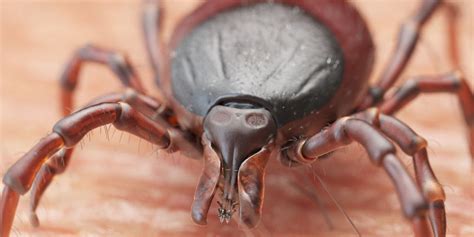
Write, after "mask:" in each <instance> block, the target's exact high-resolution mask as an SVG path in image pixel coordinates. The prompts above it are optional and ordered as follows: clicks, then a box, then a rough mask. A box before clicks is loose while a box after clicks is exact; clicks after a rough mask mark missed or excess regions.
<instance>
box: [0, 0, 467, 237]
mask: <svg viewBox="0 0 474 237" xmlns="http://www.w3.org/2000/svg"><path fill="white" fill-rule="evenodd" d="M442 6H443V5H441V3H440V2H439V1H429V0H425V1H422V4H421V5H420V8H419V9H418V10H417V13H416V14H415V15H414V16H412V17H410V18H409V19H407V20H406V21H405V22H404V23H403V25H402V27H401V30H400V34H399V40H398V44H397V48H396V49H395V50H394V53H393V55H392V57H391V59H390V60H389V62H388V63H387V66H386V67H385V70H384V71H383V73H382V76H381V78H380V80H379V81H377V82H376V84H374V85H369V83H368V79H369V75H370V72H371V69H372V66H373V61H374V58H373V55H374V45H373V42H372V38H371V35H370V33H369V30H368V28H367V26H366V23H365V22H364V20H363V19H362V17H361V15H360V13H359V12H358V11H357V10H356V9H355V8H354V7H353V6H352V5H351V4H350V3H348V2H346V1H334V0H319V1H317V0H315V1H294V0H281V1H271V2H267V1H259V0H248V1H240V0H222V1H217V0H213V1H207V2H205V3H202V5H201V6H199V7H198V8H197V9H196V10H195V11H194V12H193V13H191V14H190V15H188V16H187V17H185V18H184V19H183V20H182V21H181V22H180V23H179V25H178V27H177V28H176V30H175V31H174V33H173V35H172V37H171V40H170V42H169V43H164V42H162V41H160V40H159V39H160V37H161V36H160V29H161V28H160V11H159V10H160V7H159V3H158V2H149V3H147V4H146V9H145V11H144V15H143V29H144V33H145V38H146V46H147V49H148V52H149V58H150V61H151V63H152V65H153V70H154V73H155V78H156V82H157V85H158V90H159V91H160V92H161V94H162V95H164V96H163V97H164V100H163V101H160V100H157V99H155V98H153V97H151V96H149V95H148V94H147V93H146V91H147V88H144V87H143V85H142V83H141V82H140V80H139V77H138V76H137V75H136V72H135V70H134V69H133V67H132V66H131V63H130V62H129V61H128V59H127V58H126V57H124V56H123V55H121V54H117V53H115V52H113V51H108V50H105V49H102V48H99V47H95V46H91V45H89V46H85V47H83V48H81V49H79V50H78V51H77V53H76V54H75V55H74V56H73V57H72V58H71V60H70V61H69V62H68V64H67V67H66V68H65V71H64V73H63V75H62V77H61V85H62V108H63V113H64V115H65V118H63V119H62V120H60V121H59V122H58V123H56V124H55V125H54V127H53V132H52V133H51V134H49V135H47V136H46V137H44V138H43V139H42V140H41V141H40V142H39V143H38V144H37V145H36V146H34V147H33V148H32V149H31V150H30V151H29V152H28V153H26V154H25V155H24V156H23V157H22V158H21V159H20V160H18V162H16V163H15V164H14V165H13V166H12V167H11V168H10V169H9V170H8V171H7V173H6V174H5V176H4V179H3V182H4V184H5V188H4V190H3V194H2V199H1V203H0V214H1V216H0V217H1V218H0V224H1V226H0V227H1V230H0V233H1V234H2V236H8V234H9V232H10V229H11V225H12V222H13V218H14V215H15V210H16V206H17V203H18V199H19V195H23V194H25V193H26V192H28V191H31V193H32V198H33V202H32V206H31V210H32V212H33V213H34V212H35V210H36V207H37V205H38V202H39V200H40V198H41V195H42V194H43V193H44V191H45V189H46V187H47V185H48V184H49V183H50V182H51V180H52V178H53V177H54V176H55V175H56V174H59V173H61V172H63V171H64V169H65V168H66V166H67V164H68V163H69V161H70V159H71V155H72V152H73V147H74V146H75V145H76V144H77V143H78V142H79V141H80V140H81V139H82V138H83V137H84V136H85V135H86V134H87V133H88V132H89V131H91V130H92V129H94V128H97V127H100V126H103V125H107V124H113V125H114V126H115V127H116V128H117V129H119V130H123V131H126V132H129V133H132V134H134V135H136V136H138V137H141V138H142V139H145V140H147V141H149V142H151V143H152V144H154V145H157V146H159V147H160V148H162V149H163V150H166V151H168V152H170V153H174V152H180V153H182V154H183V155H185V156H187V157H189V158H192V159H201V160H202V162H203V165H204V169H203V173H202V176H201V178H200V181H199V184H198V186H197V189H196V192H195V196H194V201H193V203H192V210H191V216H192V218H193V220H194V221H195V222H196V223H197V224H206V220H207V213H208V210H209V208H210V206H211V205H212V203H213V200H214V199H218V200H217V202H216V203H217V205H218V214H217V215H218V218H219V219H220V221H221V222H223V223H228V222H230V221H231V217H232V216H233V215H238V217H239V218H238V219H239V220H240V222H241V223H242V224H244V225H245V226H247V227H249V228H252V227H255V226H256V225H257V224H258V222H259V219H260V217H261V215H262V205H263V196H264V177H265V167H266V165H267V162H268V161H269V160H270V159H277V160H279V161H280V162H281V163H282V164H283V165H284V166H288V167H295V166H298V165H307V164H312V163H316V164H317V159H318V158H319V157H321V156H323V155H326V154H328V153H330V152H332V151H334V150H336V149H338V148H340V147H342V146H345V145H347V144H349V143H351V142H357V143H360V144H361V145H362V146H363V147H364V148H365V149H366V150H367V153H368V155H369V158H370V159H371V161H372V162H373V163H374V164H375V165H377V166H380V167H382V168H383V169H384V170H385V171H386V172H387V174H388V175H389V176H390V178H391V179H392V181H393V184H394V186H395V188H396V190H397V192H398V196H399V200H400V202H401V206H402V208H403V213H404V215H405V216H406V218H407V219H408V220H409V221H410V222H412V224H413V226H414V233H415V234H416V235H417V236H428V235H430V234H431V232H433V233H434V235H436V236H445V234H446V219H445V210H444V198H445V197H444V192H443V189H442V187H441V185H440V184H439V182H438V181H437V179H436V177H435V175H434V173H433V171H432V169H431V167H430V164H429V161H428V157H427V152H426V141H425V140H424V139H423V138H422V137H421V136H419V135H417V134H416V133H415V132H414V131H413V130H412V129H410V128H409V127H408V126H407V125H406V124H405V123H403V122H402V121H400V120H398V119H396V118H395V117H393V116H392V114H394V113H396V112H397V111H398V110H400V109H402V108H403V106H405V105H406V104H407V103H409V102H410V101H411V100H413V99H414V98H415V97H416V96H417V95H418V94H422V93H425V92H452V93H454V94H456V95H457V96H458V98H459V101H460V105H461V108H462V111H463V114H464V117H465V119H466V123H467V125H468V129H469V136H470V140H469V147H470V149H471V152H472V151H473V149H474V145H473V143H472V138H473V134H474V133H473V119H474V99H473V93H472V91H471V90H470V88H469V86H468V84H467V83H466V81H465V80H464V78H463V77H462V75H461V74H460V73H459V72H452V73H446V74H443V75H434V76H425V77H420V78H417V79H416V80H410V81H408V82H406V83H405V84H403V85H402V86H401V87H400V88H399V89H398V90H396V91H395V92H394V93H392V94H386V92H387V91H388V90H389V89H390V88H392V87H393V84H394V83H395V82H396V80H397V79H398V78H399V75H400V73H401V72H402V71H403V69H404V68H405V66H406V65H407V62H408V60H409V58H410V56H411V54H412V52H413V49H414V48H415V46H416V44H417V41H418V37H419V34H420V30H421V29H422V27H423V25H424V23H425V22H426V21H427V20H428V19H429V18H430V16H431V15H432V13H434V12H435V10H436V9H438V8H441V7H442ZM454 48H455V47H454ZM85 62H96V63H100V64H103V65H105V66H107V67H109V68H110V69H112V71H113V72H114V73H115V74H116V76H117V78H119V79H120V81H121V82H122V83H123V84H124V85H125V86H126V87H128V89H127V91H126V92H125V93H112V94H108V95H105V96H102V97H100V98H98V99H96V100H94V101H92V102H91V103H90V104H89V105H88V106H85V107H84V108H81V109H80V110H78V111H76V112H73V113H72V114H69V113H70V111H69V108H72V106H73V104H72V95H73V92H74V89H75V86H76V83H77V80H78V76H79V73H80V71H81V66H82V64H83V63H85ZM395 146H399V147H400V148H401V149H402V150H403V152H405V153H406V154H408V155H410V156H413V159H414V165H415V171H416V177H415V179H413V178H412V177H410V175H409V173H408V172H407V170H406V168H405V167H404V166H403V165H402V163H401V162H400V161H399V160H398V158H397V155H396V153H395ZM31 220H32V222H33V223H37V222H38V220H37V217H36V215H35V214H33V215H32V219H31Z"/></svg>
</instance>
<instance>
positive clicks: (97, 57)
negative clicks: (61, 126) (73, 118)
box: [60, 45, 145, 115]
mask: <svg viewBox="0 0 474 237" xmlns="http://www.w3.org/2000/svg"><path fill="white" fill-rule="evenodd" d="M86 62H93V63H99V64H102V65H106V66H107V67H109V68H110V69H111V70H112V72H113V73H114V74H115V75H116V76H117V77H118V78H119V79H120V81H121V82H122V84H123V85H124V86H126V87H130V88H133V89H134V90H136V91H138V92H140V93H144V92H145V89H144V88H143V85H142V82H141V81H140V78H139V77H138V76H137V74H136V73H135V70H134V69H133V67H132V65H131V63H130V62H129V60H128V59H127V57H126V56H125V55H122V54H119V53H117V52H114V51H109V50H106V49H102V48H99V47H96V46H92V45H86V46H84V47H82V48H80V49H78V50H77V51H76V52H75V53H74V55H73V56H72V58H71V59H70V60H69V62H68V63H67V65H66V68H65V69H64V72H63V74H62V75H61V79H60V80H61V96H62V98H61V101H62V105H61V106H62V111H63V115H68V114H69V113H70V112H71V111H72V107H73V92H74V89H75V88H76V85H77V82H78V79H79V75H80V72H81V70H82V65H83V64H84V63H86Z"/></svg>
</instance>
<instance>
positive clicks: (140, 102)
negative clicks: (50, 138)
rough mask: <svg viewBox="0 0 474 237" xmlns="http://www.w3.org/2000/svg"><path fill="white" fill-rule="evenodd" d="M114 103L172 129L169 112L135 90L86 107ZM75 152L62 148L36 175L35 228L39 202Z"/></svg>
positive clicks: (32, 219)
mask: <svg viewBox="0 0 474 237" xmlns="http://www.w3.org/2000/svg"><path fill="white" fill-rule="evenodd" d="M114 102H115V103H117V102H125V103H127V104H129V105H130V106H132V107H133V108H134V109H135V110H137V111H139V112H140V113H141V114H144V115H146V116H147V117H148V118H151V119H153V120H154V121H155V122H157V123H159V124H161V125H163V126H164V127H166V128H171V126H170V125H169V124H168V123H167V122H166V117H164V116H165V115H166V112H167V111H166V110H163V106H161V105H160V104H159V103H158V102H157V101H156V100H154V99H153V98H151V97H148V96H146V95H142V94H139V93H137V92H136V91H134V90H133V89H127V91H126V92H125V93H111V94H108V95H105V96H101V97H98V98H96V99H95V100H93V101H92V102H90V103H89V104H88V105H86V106H85V107H90V106H95V105H98V104H102V103H114ZM73 150H74V148H73V147H71V148H62V149H61V150H59V151H58V152H56V153H55V154H54V155H52V156H51V157H50V158H48V160H47V161H46V162H45V163H44V164H43V165H42V166H41V169H40V171H39V172H38V174H37V175H36V178H35V181H34V182H33V186H32V190H31V199H30V211H31V213H30V222H31V224H32V225H33V226H39V219H38V216H37V215H36V208H37V207H38V204H39V201H40V200H41V197H42V195H43V193H44V191H45V189H46V188H47V187H48V186H49V185H50V183H51V182H52V180H53V178H54V176H56V175H58V174H61V173H63V172H64V171H65V169H66V168H67V165H68V164H69V161H70V159H71V155H72V153H73Z"/></svg>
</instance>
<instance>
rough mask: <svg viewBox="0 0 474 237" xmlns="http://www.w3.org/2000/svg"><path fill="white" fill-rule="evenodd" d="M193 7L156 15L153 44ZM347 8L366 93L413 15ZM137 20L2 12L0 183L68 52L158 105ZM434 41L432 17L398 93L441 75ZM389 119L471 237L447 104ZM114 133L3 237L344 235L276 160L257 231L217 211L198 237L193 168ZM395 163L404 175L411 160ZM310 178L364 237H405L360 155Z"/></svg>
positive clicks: (103, 10) (466, 42)
mask: <svg viewBox="0 0 474 237" xmlns="http://www.w3.org/2000/svg"><path fill="white" fill-rule="evenodd" d="M196 3H197V2H196V1H191V0H189V1H188V0H186V1H185V0H182V1H167V2H166V10H167V12H166V16H165V17H166V18H165V19H166V22H165V27H166V30H165V38H167V37H168V36H169V34H170V32H171V31H172V29H173V26H174V24H175V23H176V22H177V20H178V19H180V17H181V16H183V14H186V12H189V11H190V10H192V9H193V8H194V7H195V6H196ZM454 3H456V4H457V5H458V6H460V19H459V20H460V27H459V32H458V35H459V42H460V49H461V52H460V55H461V68H462V71H463V72H464V74H465V75H466V78H468V81H469V83H470V85H471V88H473V84H474V82H473V79H472V78H474V65H473V63H472V62H474V54H473V53H472V52H474V49H473V45H472V43H471V42H472V41H473V39H474V27H473V25H472V22H474V14H473V12H474V2H472V1H470V0H464V1H455V2H454ZM354 4H355V5H356V6H357V7H358V8H359V10H360V11H361V12H362V14H363V15H364V17H365V19H366V20H367V22H368V25H369V27H370V29H371V32H372V35H373V37H374V41H375V44H376V46H377V60H376V66H375V70H374V72H373V73H372V81H374V80H376V79H377V76H378V75H379V74H380V70H381V69H382V67H383V65H384V63H385V62H386V61H387V58H388V55H389V53H390V52H391V50H392V48H393V47H394V44H395V42H394V39H395V37H396V33H397V29H398V26H399V24H400V23H401V22H402V21H403V19H405V18H406V17H407V16H409V15H410V14H411V12H412V11H413V10H414V9H415V7H416V5H417V3H416V2H415V1H390V2H388V1H376V0H366V1H362V0H361V1H354ZM140 7H141V4H140V3H139V2H136V1H125V0H124V1H119V2H114V3H112V1H105V0H104V1H97V2H92V1H91V2H88V1H78V2H73V3H71V2H62V1H52V0H51V1H44V2H33V1H20V2H18V1H13V0H6V1H3V2H2V3H1V36H0V37H1V44H0V53H1V57H0V60H1V63H0V65H1V72H0V75H1V109H0V113H1V131H0V138H1V143H0V147H1V156H0V175H1V176H3V174H4V173H5V172H6V170H7V168H8V167H10V166H11V165H12V164H13V163H14V162H15V161H16V160H17V159H18V158H19V157H21V155H22V154H24V153H25V152H26V151H28V149H29V148H31V147H32V146H33V145H34V144H35V143H36V142H37V141H38V140H39V139H40V138H41V137H43V136H44V135H46V134H47V133H49V132H50V131H51V128H52V126H53V125H54V123H55V122H56V121H57V120H58V119H59V118H60V110H59V85H58V77H59V74H60V72H61V70H62V67H63V65H64V64H65V62H66V61H67V59H68V58H69V57H70V56H71V54H72V52H73V50H75V49H76V48H78V47H80V46H82V45H84V44H85V43H88V42H90V43H93V44H96V45H99V46H103V47H106V48H109V49H117V50H119V51H120V52H126V53H127V54H128V55H129V56H130V59H131V61H132V63H133V64H134V66H135V67H136V69H137V71H138V73H139V75H140V76H141V78H142V79H143V81H144V83H145V85H146V86H147V88H148V91H149V92H151V94H155V93H156V91H154V88H155V85H154V83H153V80H152V74H151V70H150V66H149V63H148V61H147V57H146V54H145V51H144V44H143V39H142V34H141V33H142V32H141V28H140V9H141V8H140ZM446 32H447V31H446V14H445V11H443V10H440V11H438V12H437V13H436V14H435V15H434V16H433V19H431V20H430V21H429V22H428V24H427V25H426V29H425V30H423V34H422V37H421V40H420V45H419V46H418V48H417V50H416V52H415V53H414V56H413V59H412V60H411V61H410V63H409V66H408V67H407V69H406V70H405V71H404V73H403V74H402V76H401V78H402V80H405V79H407V78H409V77H411V76H416V75H427V74H437V73H444V72H447V71H450V70H452V69H453V65H452V64H451V63H450V61H449V59H448V54H447V50H448V49H447V47H446ZM81 80H82V81H81V83H80V86H79V88H78V93H77V96H76V102H77V103H76V104H77V105H78V106H80V105H83V104H85V103H87V102H88V101H89V100H91V99H93V98H94V97H96V96H98V95H101V94H104V93H107V92H113V91H120V90H121V89H122V88H121V86H120V84H119V82H118V80H116V79H115V78H114V76H113V74H112V73H110V71H109V70H107V69H104V67H102V66H97V65H90V66H89V65H88V66H87V67H86V69H85V71H84V73H82V75H81ZM397 117H398V118H400V119H401V120H403V121H404V122H406V123H407V124H408V125H410V126H411V127H412V128H413V129H414V130H415V131H416V132H417V133H418V134H420V135H422V136H423V137H425V138H426V139H427V141H428V143H429V150H428V153H429V155H430V160H431V164H432V166H433V169H434V171H435V172H436V174H437V177H438V179H439V181H440V182H441V183H442V184H443V186H444V187H445V192H446V196H447V200H446V210H447V218H448V235H452V236H474V227H473V226H474V216H473V215H474V214H472V213H474V207H473V206H474V205H472V204H473V201H474V192H473V189H472V187H473V177H472V166H471V158H470V155H469V151H468V146H467V143H466V136H465V129H464V128H465V127H464V121H463V120H462V118H461V111H460V109H459V107H458V105H457V100H456V99H455V97H454V96H453V95H445V94H443V95H429V96H421V97H420V98H418V99H416V100H415V101H414V102H413V103H412V104H410V105H409V106H407V107H406V108H405V109H403V110H402V111H401V112H400V113H399V114H397ZM120 134H121V132H118V131H117V132H115V134H114V129H112V130H111V131H110V134H109V135H110V139H107V138H106V134H105V130H104V129H101V130H100V131H99V130H96V131H94V132H93V134H92V136H91V138H90V139H89V138H87V137H86V139H85V140H84V144H83V145H82V146H81V145H79V147H82V148H79V149H77V150H76V152H75V154H74V155H73V160H72V162H71V164H70V167H68V169H67V171H66V172H65V173H64V174H63V175H60V176H58V177H57V178H56V179H55V180H54V181H53V183H52V185H51V187H49V189H48V190H47V191H46V194H45V196H44V198H43V200H42V202H41V203H40V207H39V208H38V215H39V218H40V221H41V226H40V227H39V228H33V227H32V226H31V225H30V224H29V221H28V215H29V211H28V205H29V196H28V195H25V196H23V197H22V199H21V201H20V206H19V208H18V210H17V216H16V218H15V222H14V225H13V226H14V228H13V231H12V236H163V235H165V234H166V235H173V236H188V235H197V236H205V235H211V236H221V235H226V236H241V235H248V236H267V235H269V234H272V235H276V236H289V235H300V236H304V235H317V236H341V235H343V236H351V235H355V232H354V231H353V230H352V228H351V226H350V224H349V223H348V222H347V221H346V220H345V218H344V217H343V215H342V214H341V213H340V212H339V211H338V209H337V208H336V207H335V205H334V204H333V202H332V201H331V199H330V198H329V197H328V195H327V194H326V193H324V192H323V191H322V188H321V186H320V185H317V186H316V187H313V183H312V181H311V180H313V177H312V176H311V175H310V174H308V172H307V170H308V168H301V169H295V170H290V169H287V168H284V167H282V166H281V165H280V164H279V163H278V161H276V160H272V161H270V165H269V167H268V169H267V176H266V184H267V186H266V196H265V202H264V208H263V217H262V222H261V223H260V225H259V226H258V227H257V228H256V229H255V230H245V229H243V228H240V227H238V225H237V224H236V223H235V222H233V223H231V224H229V225H222V224H220V223H219V221H218V218H217V211H216V205H215V203H214V205H213V207H212V208H211V210H210V214H209V217H208V223H209V224H208V226H206V227H200V226H197V225H195V224H194V223H193V222H192V220H191V217H190V206H191V202H192V199H193V193H194V189H195V186H196V184H197V182H198V179H199V175H200V170H201V168H202V163H201V162H197V161H192V160H189V159H186V158H185V157H181V156H179V155H167V154H165V153H164V152H154V151H153V150H152V148H151V145H150V144H148V143H147V142H145V141H140V140H139V139H138V138H135V137H133V136H132V137H131V138H130V139H129V136H128V135H124V136H123V137H122V139H120V137H121V136H120ZM398 154H400V158H401V159H402V160H403V163H404V164H406V166H407V167H408V168H409V169H410V170H411V169H412V167H411V165H412V161H411V159H410V157H406V156H404V155H403V154H402V152H398ZM313 167H314V170H315V172H316V173H317V174H319V175H320V176H321V178H322V179H323V180H324V181H325V183H326V184H327V186H328V188H329V190H330V191H331V193H332V195H333V196H334V197H335V198H336V199H337V201H338V203H339V204H340V205H341V206H343V207H344V209H345V211H346V212H347V213H348V215H349V216H350V218H351V219H352V221H353V222H354V223H355V225H356V227H357V228H358V230H359V231H360V232H361V233H362V234H363V235H364V236H370V235H373V236H406V235H409V234H411V233H412V232H411V231H412V230H411V227H410V224H409V222H408V221H406V220H405V219H404V218H403V217H402V212H401V210H400V205H399V202H398V199H397V195H396V193H395V190H394V188H393V185H392V183H391V182H390V179H389V178H388V177H387V175H386V174H385V172H384V171H383V169H381V168H378V167H375V166H373V165H372V164H371V163H370V162H369V159H368V157H367V155H366V154H365V152H364V150H363V149H362V148H361V147H360V146H357V145H352V146H349V147H348V148H344V149H342V150H341V151H339V152H337V153H336V154H334V155H333V156H331V157H330V158H329V159H324V160H320V161H317V162H316V163H314V165H313ZM295 175H296V177H297V178H295ZM298 187H305V188H308V189H310V190H313V189H315V190H317V191H318V192H317V193H318V195H319V196H320V199H321V200H322V202H323V203H324V206H325V209H326V212H327V214H328V215H329V216H330V218H331V220H332V223H333V227H332V229H331V228H329V226H328V225H327V223H326V221H325V219H324V216H323V215H322V212H321V209H320V208H319V207H318V205H317V204H315V201H314V199H312V198H310V197H309V196H308V195H306V194H303V193H302V192H300V191H299V190H300V188H298ZM0 188H3V186H1V185H0Z"/></svg>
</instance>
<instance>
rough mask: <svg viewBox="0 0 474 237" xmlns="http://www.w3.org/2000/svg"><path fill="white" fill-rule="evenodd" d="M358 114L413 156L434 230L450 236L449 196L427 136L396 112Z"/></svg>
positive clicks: (371, 110)
mask: <svg viewBox="0 0 474 237" xmlns="http://www.w3.org/2000/svg"><path fill="white" fill-rule="evenodd" d="M354 117H355V118H358V119H362V120H364V121H366V122H368V123H370V124H372V125H374V126H376V127H378V128H379V129H380V131H381V132H382V133H383V134H384V135H386V136H387V137H388V138H390V139H391V140H392V141H394V142H395V143H396V144H397V145H398V146H399V147H400V148H401V149H402V150H403V151H404V152H405V154H407V155H410V156H412V157H413V160H414V168H415V176H416V181H417V183H418V186H419V188H420V189H421V190H422V192H423V194H424V196H425V198H426V199H427V200H428V202H429V205H430V207H429V217H430V222H431V227H432V230H433V234H434V236H436V237H439V236H446V212H445V208H444V200H445V199H446V198H445V195H444V190H443V188H442V186H441V184H440V183H439V182H438V179H437V178H436V176H435V174H434V172H433V169H432V168H431V165H430V162H429V160H428V153H427V151H426V147H427V142H426V140H425V139H423V138H422V137H420V136H419V135H418V134H416V133H415V132H414V131H413V130H412V129H411V128H410V127H408V126H407V125H406V124H404V123H403V122H401V121H400V120H398V119H396V118H394V117H392V116H388V115H384V114H379V112H378V110H377V109H375V108H374V109H370V110H368V111H365V112H362V113H358V114H356V115H354Z"/></svg>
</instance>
